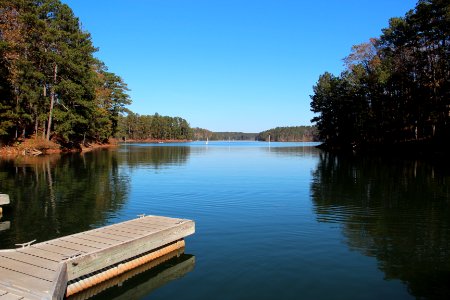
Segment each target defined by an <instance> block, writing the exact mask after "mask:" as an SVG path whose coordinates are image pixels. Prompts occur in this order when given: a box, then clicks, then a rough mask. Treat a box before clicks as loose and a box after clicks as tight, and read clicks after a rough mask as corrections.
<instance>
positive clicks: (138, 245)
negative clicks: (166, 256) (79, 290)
mask: <svg viewBox="0 0 450 300" xmlns="http://www.w3.org/2000/svg"><path fill="white" fill-rule="evenodd" d="M194 231H195V225H194V222H192V221H190V222H184V223H183V224H179V225H178V226H176V227H172V228H169V229H166V230H161V231H159V232H156V233H152V234H149V235H148V236H145V237H142V238H139V239H135V240H130V241H127V242H124V243H121V244H118V245H115V246H112V247H110V248H108V249H105V250H103V251H99V252H93V253H89V254H86V255H83V256H80V257H76V258H74V259H71V260H69V261H68V267H67V273H68V278H69V280H72V279H75V278H78V277H80V276H83V275H86V274H89V273H92V272H94V271H95V270H98V269H102V268H104V267H106V266H108V265H112V264H115V263H119V262H121V261H124V260H126V259H129V258H131V257H134V256H136V255H139V254H142V253H144V252H147V251H150V250H153V249H156V248H158V247H161V246H163V245H166V244H168V243H171V242H174V241H176V240H179V239H182V238H184V237H186V236H188V235H191V234H193V233H194Z"/></svg>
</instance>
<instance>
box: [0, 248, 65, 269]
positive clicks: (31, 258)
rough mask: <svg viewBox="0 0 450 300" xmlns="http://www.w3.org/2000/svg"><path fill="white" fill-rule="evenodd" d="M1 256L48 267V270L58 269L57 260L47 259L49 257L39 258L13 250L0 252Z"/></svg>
mask: <svg viewBox="0 0 450 300" xmlns="http://www.w3.org/2000/svg"><path fill="white" fill-rule="evenodd" d="M2 257H8V258H11V259H15V260H17V261H21V262H23V263H27V264H29V265H33V266H36V267H41V268H44V269H48V270H52V271H56V270H57V269H58V265H59V263H58V262H55V261H52V260H49V259H45V258H41V257H38V256H33V255H29V254H26V253H23V252H20V251H14V252H9V253H3V252H0V259H1V258H2Z"/></svg>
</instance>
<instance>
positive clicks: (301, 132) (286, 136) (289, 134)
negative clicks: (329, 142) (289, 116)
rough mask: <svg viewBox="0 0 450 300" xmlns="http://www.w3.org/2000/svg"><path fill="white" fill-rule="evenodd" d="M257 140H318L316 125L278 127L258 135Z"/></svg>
mask: <svg viewBox="0 0 450 300" xmlns="http://www.w3.org/2000/svg"><path fill="white" fill-rule="evenodd" d="M256 140H257V141H269V140H270V141H272V142H315V141H318V140H319V139H318V134H317V130H316V128H315V127H314V126H290V127H276V128H272V129H269V130H266V131H263V132H260V133H259V134H258V135H257V136H256Z"/></svg>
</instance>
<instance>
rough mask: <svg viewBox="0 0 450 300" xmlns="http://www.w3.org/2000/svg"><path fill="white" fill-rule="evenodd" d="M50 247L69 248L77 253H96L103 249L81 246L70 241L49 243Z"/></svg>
mask: <svg viewBox="0 0 450 300" xmlns="http://www.w3.org/2000/svg"><path fill="white" fill-rule="evenodd" d="M48 244H49V245H53V246H58V247H61V248H67V249H70V250H74V251H77V252H85V253H88V252H92V251H96V250H99V249H101V248H98V247H91V246H86V245H80V244H76V243H73V242H70V241H65V240H53V241H48Z"/></svg>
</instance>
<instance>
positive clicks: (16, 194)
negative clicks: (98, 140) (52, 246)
mask: <svg viewBox="0 0 450 300" xmlns="http://www.w3.org/2000/svg"><path fill="white" fill-rule="evenodd" d="M99 154H100V153H96V152H90V153H85V154H66V155H49V156H42V157H19V158H18V159H15V160H13V159H10V160H0V190H1V191H2V192H3V193H7V194H9V196H10V198H11V205H10V207H8V209H7V210H6V211H5V213H4V218H5V219H6V220H8V221H10V223H11V226H10V229H9V230H6V231H3V232H0V248H14V244H15V243H22V242H26V241H30V240H34V239H36V240H37V241H38V242H41V241H45V240H48V239H51V238H55V237H59V236H63V235H67V234H72V233H75V232H80V231H83V230H87V229H91V228H92V227H98V226H101V225H104V224H105V223H107V220H108V218H109V217H110V215H111V214H114V213H116V212H117V211H118V210H120V208H121V207H122V206H123V204H124V202H125V201H126V200H127V195H128V190H129V178H128V176H127V175H126V174H125V175H124V174H121V172H120V170H119V164H118V157H117V153H116V152H113V151H103V152H102V153H101V155H99Z"/></svg>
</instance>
